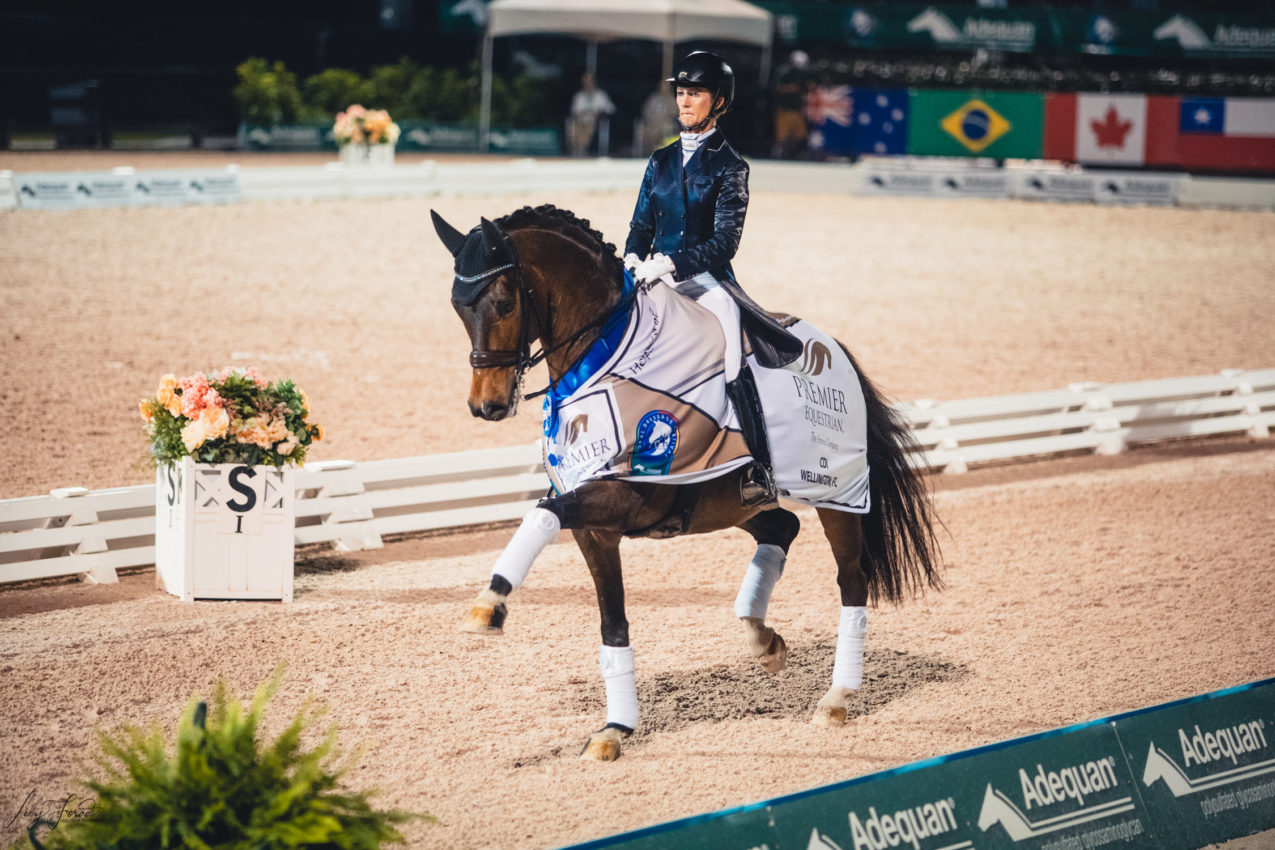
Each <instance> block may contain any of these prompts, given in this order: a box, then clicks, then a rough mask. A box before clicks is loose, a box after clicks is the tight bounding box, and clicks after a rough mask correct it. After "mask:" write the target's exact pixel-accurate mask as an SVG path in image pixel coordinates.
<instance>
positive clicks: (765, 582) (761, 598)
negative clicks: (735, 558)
mask: <svg viewBox="0 0 1275 850" xmlns="http://www.w3.org/2000/svg"><path fill="white" fill-rule="evenodd" d="M787 557H788V556H787V555H785V554H784V550H783V549H780V548H779V547H778V546H776V545H774V544H773V543H762V544H761V545H759V546H758V547H757V554H755V555H753V560H752V563H750V564H749V565H748V571H747V572H745V573H744V582H743V584H741V585H740V586H739V596H736V597H735V616H736V617H756V618H757V619H759V620H765V619H766V609H767V608H768V607H769V606H770V592H771V591H772V590H774V589H775V582H777V581H779V577H780V576H782V575H783V574H784V561H785V560H786V559H787Z"/></svg>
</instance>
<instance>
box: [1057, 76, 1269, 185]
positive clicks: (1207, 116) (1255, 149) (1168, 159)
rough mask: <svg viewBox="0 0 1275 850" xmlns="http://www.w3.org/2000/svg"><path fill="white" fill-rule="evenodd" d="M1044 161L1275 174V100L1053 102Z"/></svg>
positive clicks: (1079, 98)
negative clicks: (1055, 160)
mask: <svg viewBox="0 0 1275 850" xmlns="http://www.w3.org/2000/svg"><path fill="white" fill-rule="evenodd" d="M1044 156H1045V158H1046V159H1060V160H1065V161H1067V162H1082V163H1087V164H1093V165H1131V166H1141V165H1146V166H1168V167H1172V168H1182V169H1186V170H1199V171H1237V172H1239V171H1275V98H1251V97H1250V98H1244V97H1227V98H1220V97H1177V96H1167V95H1102V94H1051V95H1048V96H1047V97H1046V100H1045V145H1044Z"/></svg>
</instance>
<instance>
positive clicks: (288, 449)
mask: <svg viewBox="0 0 1275 850" xmlns="http://www.w3.org/2000/svg"><path fill="white" fill-rule="evenodd" d="M139 407H140V409H141V413H142V418H143V419H145V420H146V425H145V429H146V435H147V437H149V438H150V442H151V457H152V459H153V460H154V461H155V463H157V464H167V463H175V462H177V461H179V460H180V459H181V458H183V457H190V458H193V459H194V460H196V461H197V462H199V463H242V464H248V465H249V466H256V465H258V464H270V465H272V466H283V465H284V464H285V463H293V464H300V463H302V462H303V461H304V460H305V454H306V450H307V449H308V448H309V447H310V444H311V443H313V442H316V441H318V440H322V439H323V426H321V425H318V424H311V423H309V422H307V421H306V417H307V416H309V415H310V401H309V399H307V398H306V394H305V392H304V391H302V390H301V388H300V387H298V386H297V385H296V384H294V383H292V381H291V380H288V379H284V380H281V381H277V382H275V383H269V382H267V381H266V379H265V378H263V377H262V376H261V374H260V373H259V372H258V371H257V370H256V369H252V368H247V369H245V368H242V367H227V368H225V369H222V370H221V371H220V372H218V373H217V374H215V375H212V376H209V375H207V374H205V373H203V372H196V373H195V374H194V375H191V376H189V377H186V378H182V379H181V380H178V379H177V377H176V376H175V375H171V374H169V375H165V376H163V377H162V378H160V381H159V389H158V390H157V391H156V393H155V397H154V398H148V399H144V400H143V401H142V402H141V403H140V404H139Z"/></svg>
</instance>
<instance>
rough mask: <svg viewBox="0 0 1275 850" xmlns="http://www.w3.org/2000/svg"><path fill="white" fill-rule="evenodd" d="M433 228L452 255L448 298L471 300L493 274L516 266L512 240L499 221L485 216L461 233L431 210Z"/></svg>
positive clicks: (491, 279)
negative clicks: (453, 262)
mask: <svg viewBox="0 0 1275 850" xmlns="http://www.w3.org/2000/svg"><path fill="white" fill-rule="evenodd" d="M431 215H432V216H433V218H434V228H435V230H437V231H438V235H439V238H440V239H442V240H443V244H444V245H446V246H447V249H448V250H449V251H451V252H452V255H453V256H454V257H455V258H456V277H455V278H454V279H453V280H452V301H455V302H457V303H460V304H464V305H465V306H466V307H468V306H469V305H471V304H473V303H474V302H475V301H477V300H478V298H479V297H480V296H481V295H482V294H483V290H485V289H486V288H487V287H488V286H490V285H491V282H492V281H493V280H495V278H496V276H497V275H499V274H501V273H503V272H507V271H509V270H510V269H515V268H517V267H518V255H517V253H516V252H515V250H514V246H513V243H512V242H511V241H509V237H508V236H507V235H506V234H505V232H504V231H503V230H501V229H500V226H499V225H496V224H494V223H492V222H490V221H488V220H487V219H485V218H484V219H482V223H481V224H479V225H478V226H477V227H475V228H474V229H473V230H471V231H469V233H468V234H466V235H464V236H461V234H460V232H459V231H457V230H455V229H454V228H452V227H451V226H450V225H448V224H447V222H445V221H443V219H442V217H441V216H439V215H438V213H435V212H433V211H432V210H431Z"/></svg>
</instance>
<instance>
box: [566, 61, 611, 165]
mask: <svg viewBox="0 0 1275 850" xmlns="http://www.w3.org/2000/svg"><path fill="white" fill-rule="evenodd" d="M614 114H615V104H614V103H612V102H611V98H610V96H609V95H608V94H607V93H606V92H604V91H603V90H602V89H600V88H598V82H597V79H596V78H595V77H594V76H593V75H592V74H585V75H584V76H583V77H581V78H580V91H578V92H576V93H575V97H573V98H571V115H570V117H569V118H568V119H567V144H568V145H570V147H571V155H572V156H585V155H586V154H588V152H589V145H590V144H591V143H592V142H593V135H594V133H596V132H597V130H598V120H599V119H600V118H601V117H602V116H603V115H607V116H609V115H614Z"/></svg>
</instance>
